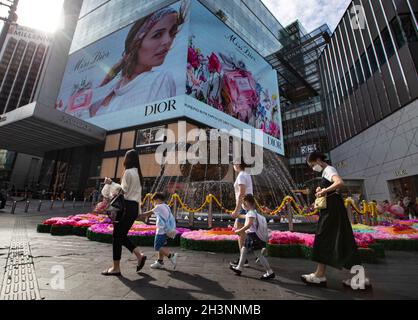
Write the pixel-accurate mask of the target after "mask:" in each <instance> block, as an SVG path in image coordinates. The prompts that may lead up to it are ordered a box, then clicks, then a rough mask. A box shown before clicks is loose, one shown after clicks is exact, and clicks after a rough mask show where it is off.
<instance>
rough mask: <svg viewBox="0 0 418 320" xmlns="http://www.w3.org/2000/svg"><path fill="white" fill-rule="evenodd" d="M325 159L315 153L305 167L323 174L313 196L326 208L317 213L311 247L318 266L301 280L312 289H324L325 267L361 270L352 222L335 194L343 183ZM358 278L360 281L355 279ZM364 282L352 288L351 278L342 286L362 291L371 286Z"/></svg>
mask: <svg viewBox="0 0 418 320" xmlns="http://www.w3.org/2000/svg"><path fill="white" fill-rule="evenodd" d="M325 160H326V156H325V155H324V154H322V153H320V152H314V153H312V154H311V155H310V156H309V157H308V165H309V166H310V167H311V168H312V169H313V170H314V171H316V172H318V173H320V172H322V181H321V184H320V187H318V188H317V190H316V197H324V196H325V197H326V202H327V204H326V209H323V210H321V211H320V218H319V221H318V226H317V231H316V236H315V242H314V247H313V256H312V260H313V261H315V262H318V267H317V269H316V271H315V273H312V274H308V275H303V276H302V277H301V278H302V281H303V282H305V283H306V284H309V285H314V286H326V284H327V279H326V277H325V272H326V266H331V267H334V268H337V269H340V270H341V269H343V268H344V269H348V270H351V269H352V268H353V267H354V266H360V267H361V261H360V256H359V252H358V248H357V244H356V242H355V239H354V235H353V229H352V227H351V222H350V220H349V219H348V214H347V210H346V208H345V205H344V200H343V198H342V196H341V195H340V194H339V193H338V189H340V188H341V187H342V186H343V185H344V182H343V180H342V179H341V177H340V176H339V174H338V172H337V170H336V169H335V168H334V167H331V166H329V165H328V164H327V163H326V162H325ZM363 270H364V269H363ZM363 274H364V273H363ZM358 279H360V278H356V280H358ZM363 280H364V281H363V282H362V283H358V281H357V283H355V285H356V287H354V286H352V283H351V282H352V280H351V279H349V280H346V281H344V282H343V285H345V286H347V287H351V288H353V289H365V288H366V287H368V286H369V285H370V281H369V280H368V279H367V278H366V277H364V279H363ZM360 281H361V280H360Z"/></svg>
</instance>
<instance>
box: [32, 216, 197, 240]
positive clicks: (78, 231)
mask: <svg viewBox="0 0 418 320" xmlns="http://www.w3.org/2000/svg"><path fill="white" fill-rule="evenodd" d="M37 231H38V232H40V233H50V234H51V235H54V236H67V235H77V236H82V237H87V238H88V239H90V240H92V241H98V242H104V243H112V233H113V225H112V224H111V221H110V219H109V218H108V217H107V216H106V215H100V214H99V215H97V214H90V213H89V214H80V215H75V216H69V217H55V218H50V219H48V220H45V221H44V222H43V223H42V224H39V225H38V226H37ZM155 231H156V226H152V225H146V224H144V223H143V222H140V221H135V223H134V225H133V226H132V228H131V230H130V231H129V234H128V236H129V237H130V238H131V240H132V242H133V243H134V244H135V245H137V246H153V245H154V237H155ZM187 231H190V230H189V229H184V228H177V237H176V238H175V239H169V241H168V245H169V246H179V245H180V236H181V235H182V234H183V233H184V232H187Z"/></svg>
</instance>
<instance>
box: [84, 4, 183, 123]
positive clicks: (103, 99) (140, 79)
mask: <svg viewBox="0 0 418 320" xmlns="http://www.w3.org/2000/svg"><path fill="white" fill-rule="evenodd" d="M186 11H187V8H186V7H185V6H184V5H182V6H181V8H180V10H179V11H176V10H174V9H172V8H164V9H161V10H158V11H156V12H154V13H153V14H151V15H148V16H146V17H144V18H142V19H140V20H138V21H137V22H136V23H135V24H134V25H133V26H132V28H131V30H130V31H129V33H128V36H127V38H126V41H125V52H124V54H123V57H122V59H121V60H120V61H119V62H118V63H116V64H115V65H114V66H113V67H112V68H111V69H110V71H109V73H108V74H107V75H106V77H105V78H104V79H103V81H102V83H101V84H100V86H99V88H97V89H95V90H94V91H93V98H92V99H93V103H92V105H91V107H90V116H91V117H95V116H96V115H97V116H99V115H103V114H107V113H111V112H114V111H119V110H122V109H124V108H127V107H128V108H129V107H132V106H135V105H136V104H137V103H141V104H147V103H150V102H154V101H159V100H163V99H167V98H171V97H174V96H176V84H175V81H174V78H173V76H172V75H171V73H170V72H167V71H165V72H162V71H156V70H154V68H156V67H159V66H161V65H163V64H164V61H165V58H166V57H167V54H168V53H169V52H170V49H171V46H172V44H173V42H174V39H175V38H176V35H177V34H178V32H179V28H180V26H181V25H182V24H183V23H184V21H185V16H186V14H187V12H186Z"/></svg>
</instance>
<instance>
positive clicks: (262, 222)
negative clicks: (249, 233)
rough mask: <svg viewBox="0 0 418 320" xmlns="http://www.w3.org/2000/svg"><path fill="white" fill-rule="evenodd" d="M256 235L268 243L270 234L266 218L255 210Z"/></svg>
mask: <svg viewBox="0 0 418 320" xmlns="http://www.w3.org/2000/svg"><path fill="white" fill-rule="evenodd" d="M256 219H257V231H256V234H257V237H258V238H259V239H260V240H261V241H264V242H265V243H268V241H269V238H270V235H269V229H268V225H267V219H266V217H264V216H262V215H261V214H259V213H258V212H257V218H256Z"/></svg>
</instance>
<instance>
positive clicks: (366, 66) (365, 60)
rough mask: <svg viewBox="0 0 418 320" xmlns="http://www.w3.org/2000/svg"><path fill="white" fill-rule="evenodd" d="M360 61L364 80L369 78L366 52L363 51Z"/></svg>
mask: <svg viewBox="0 0 418 320" xmlns="http://www.w3.org/2000/svg"><path fill="white" fill-rule="evenodd" d="M361 63H362V64H363V70H364V74H365V76H366V80H367V79H369V78H370V76H371V74H370V69H369V63H368V62H367V56H366V53H363V54H362V56H361Z"/></svg>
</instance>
